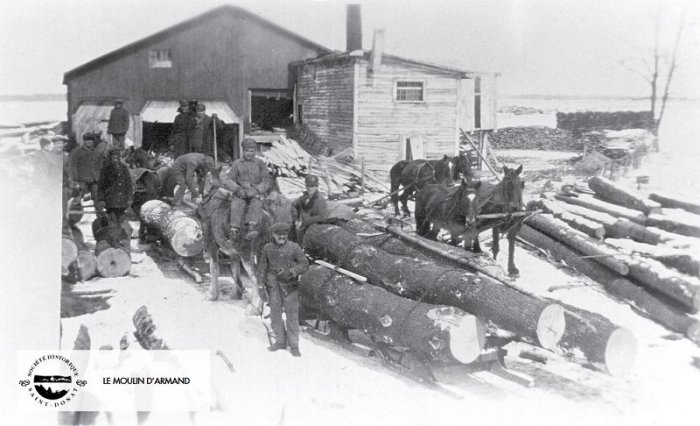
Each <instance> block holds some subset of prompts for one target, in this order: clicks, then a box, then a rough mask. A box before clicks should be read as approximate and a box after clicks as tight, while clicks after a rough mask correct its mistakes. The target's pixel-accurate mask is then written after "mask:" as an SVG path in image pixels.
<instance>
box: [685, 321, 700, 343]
mask: <svg viewBox="0 0 700 426" xmlns="http://www.w3.org/2000/svg"><path fill="white" fill-rule="evenodd" d="M685 335H686V337H687V338H688V339H690V340H691V341H692V342H694V343H695V344H697V345H700V322H699V321H694V322H693V323H692V324H690V326H688V329H687V330H686V332H685Z"/></svg>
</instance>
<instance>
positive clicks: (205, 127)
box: [190, 103, 224, 157]
mask: <svg viewBox="0 0 700 426" xmlns="http://www.w3.org/2000/svg"><path fill="white" fill-rule="evenodd" d="M206 110H207V107H206V106H205V105H204V104H202V103H198V104H197V112H196V114H194V116H193V118H192V123H191V126H192V129H191V132H190V152H201V153H202V154H204V155H208V156H210V157H213V156H214V126H216V134H217V139H220V138H221V132H222V131H223V129H224V124H223V122H222V121H221V120H219V118H218V117H217V116H216V114H215V115H214V116H212V117H210V116H208V115H207V114H206V112H205V111H206Z"/></svg>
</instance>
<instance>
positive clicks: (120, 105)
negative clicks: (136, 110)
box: [107, 99, 129, 149]
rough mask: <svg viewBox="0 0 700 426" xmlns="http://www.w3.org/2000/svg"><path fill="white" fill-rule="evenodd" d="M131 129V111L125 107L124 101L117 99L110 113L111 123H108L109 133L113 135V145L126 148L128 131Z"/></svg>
mask: <svg viewBox="0 0 700 426" xmlns="http://www.w3.org/2000/svg"><path fill="white" fill-rule="evenodd" d="M128 130H129V111H127V110H126V109H125V108H124V101H123V100H121V99H116V100H115V101H114V109H112V111H111V112H110V113H109V123H108V124H107V133H109V134H110V135H112V146H113V147H115V148H119V149H124V148H125V146H124V139H125V138H126V132H127V131H128Z"/></svg>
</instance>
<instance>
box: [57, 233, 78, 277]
mask: <svg viewBox="0 0 700 426" xmlns="http://www.w3.org/2000/svg"><path fill="white" fill-rule="evenodd" d="M77 257H78V246H76V245H75V243H74V242H73V240H70V239H68V238H65V237H64V238H63V239H62V240H61V266H62V267H63V269H66V268H68V267H69V266H70V264H71V263H73V262H74V261H75V259H76V258H77Z"/></svg>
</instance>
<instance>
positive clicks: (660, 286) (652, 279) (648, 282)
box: [623, 255, 700, 311]
mask: <svg viewBox="0 0 700 426" xmlns="http://www.w3.org/2000/svg"><path fill="white" fill-rule="evenodd" d="M623 260H624V261H625V263H626V264H627V266H629V270H630V272H629V276H630V277H632V278H634V279H635V280H637V281H638V282H639V283H640V284H642V285H644V286H646V287H649V288H652V289H654V290H656V291H658V292H660V293H662V294H664V295H666V296H668V297H670V298H671V299H673V300H675V301H677V302H679V303H681V304H682V305H683V306H686V307H687V308H689V309H691V310H692V311H695V310H697V309H700V280H698V279H697V278H694V277H691V276H688V275H684V274H681V273H680V272H676V271H674V270H672V269H669V268H667V267H666V266H665V265H664V264H663V263H661V262H658V261H656V260H653V259H647V258H644V257H641V256H638V255H631V256H625V258H624V259H623Z"/></svg>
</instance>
